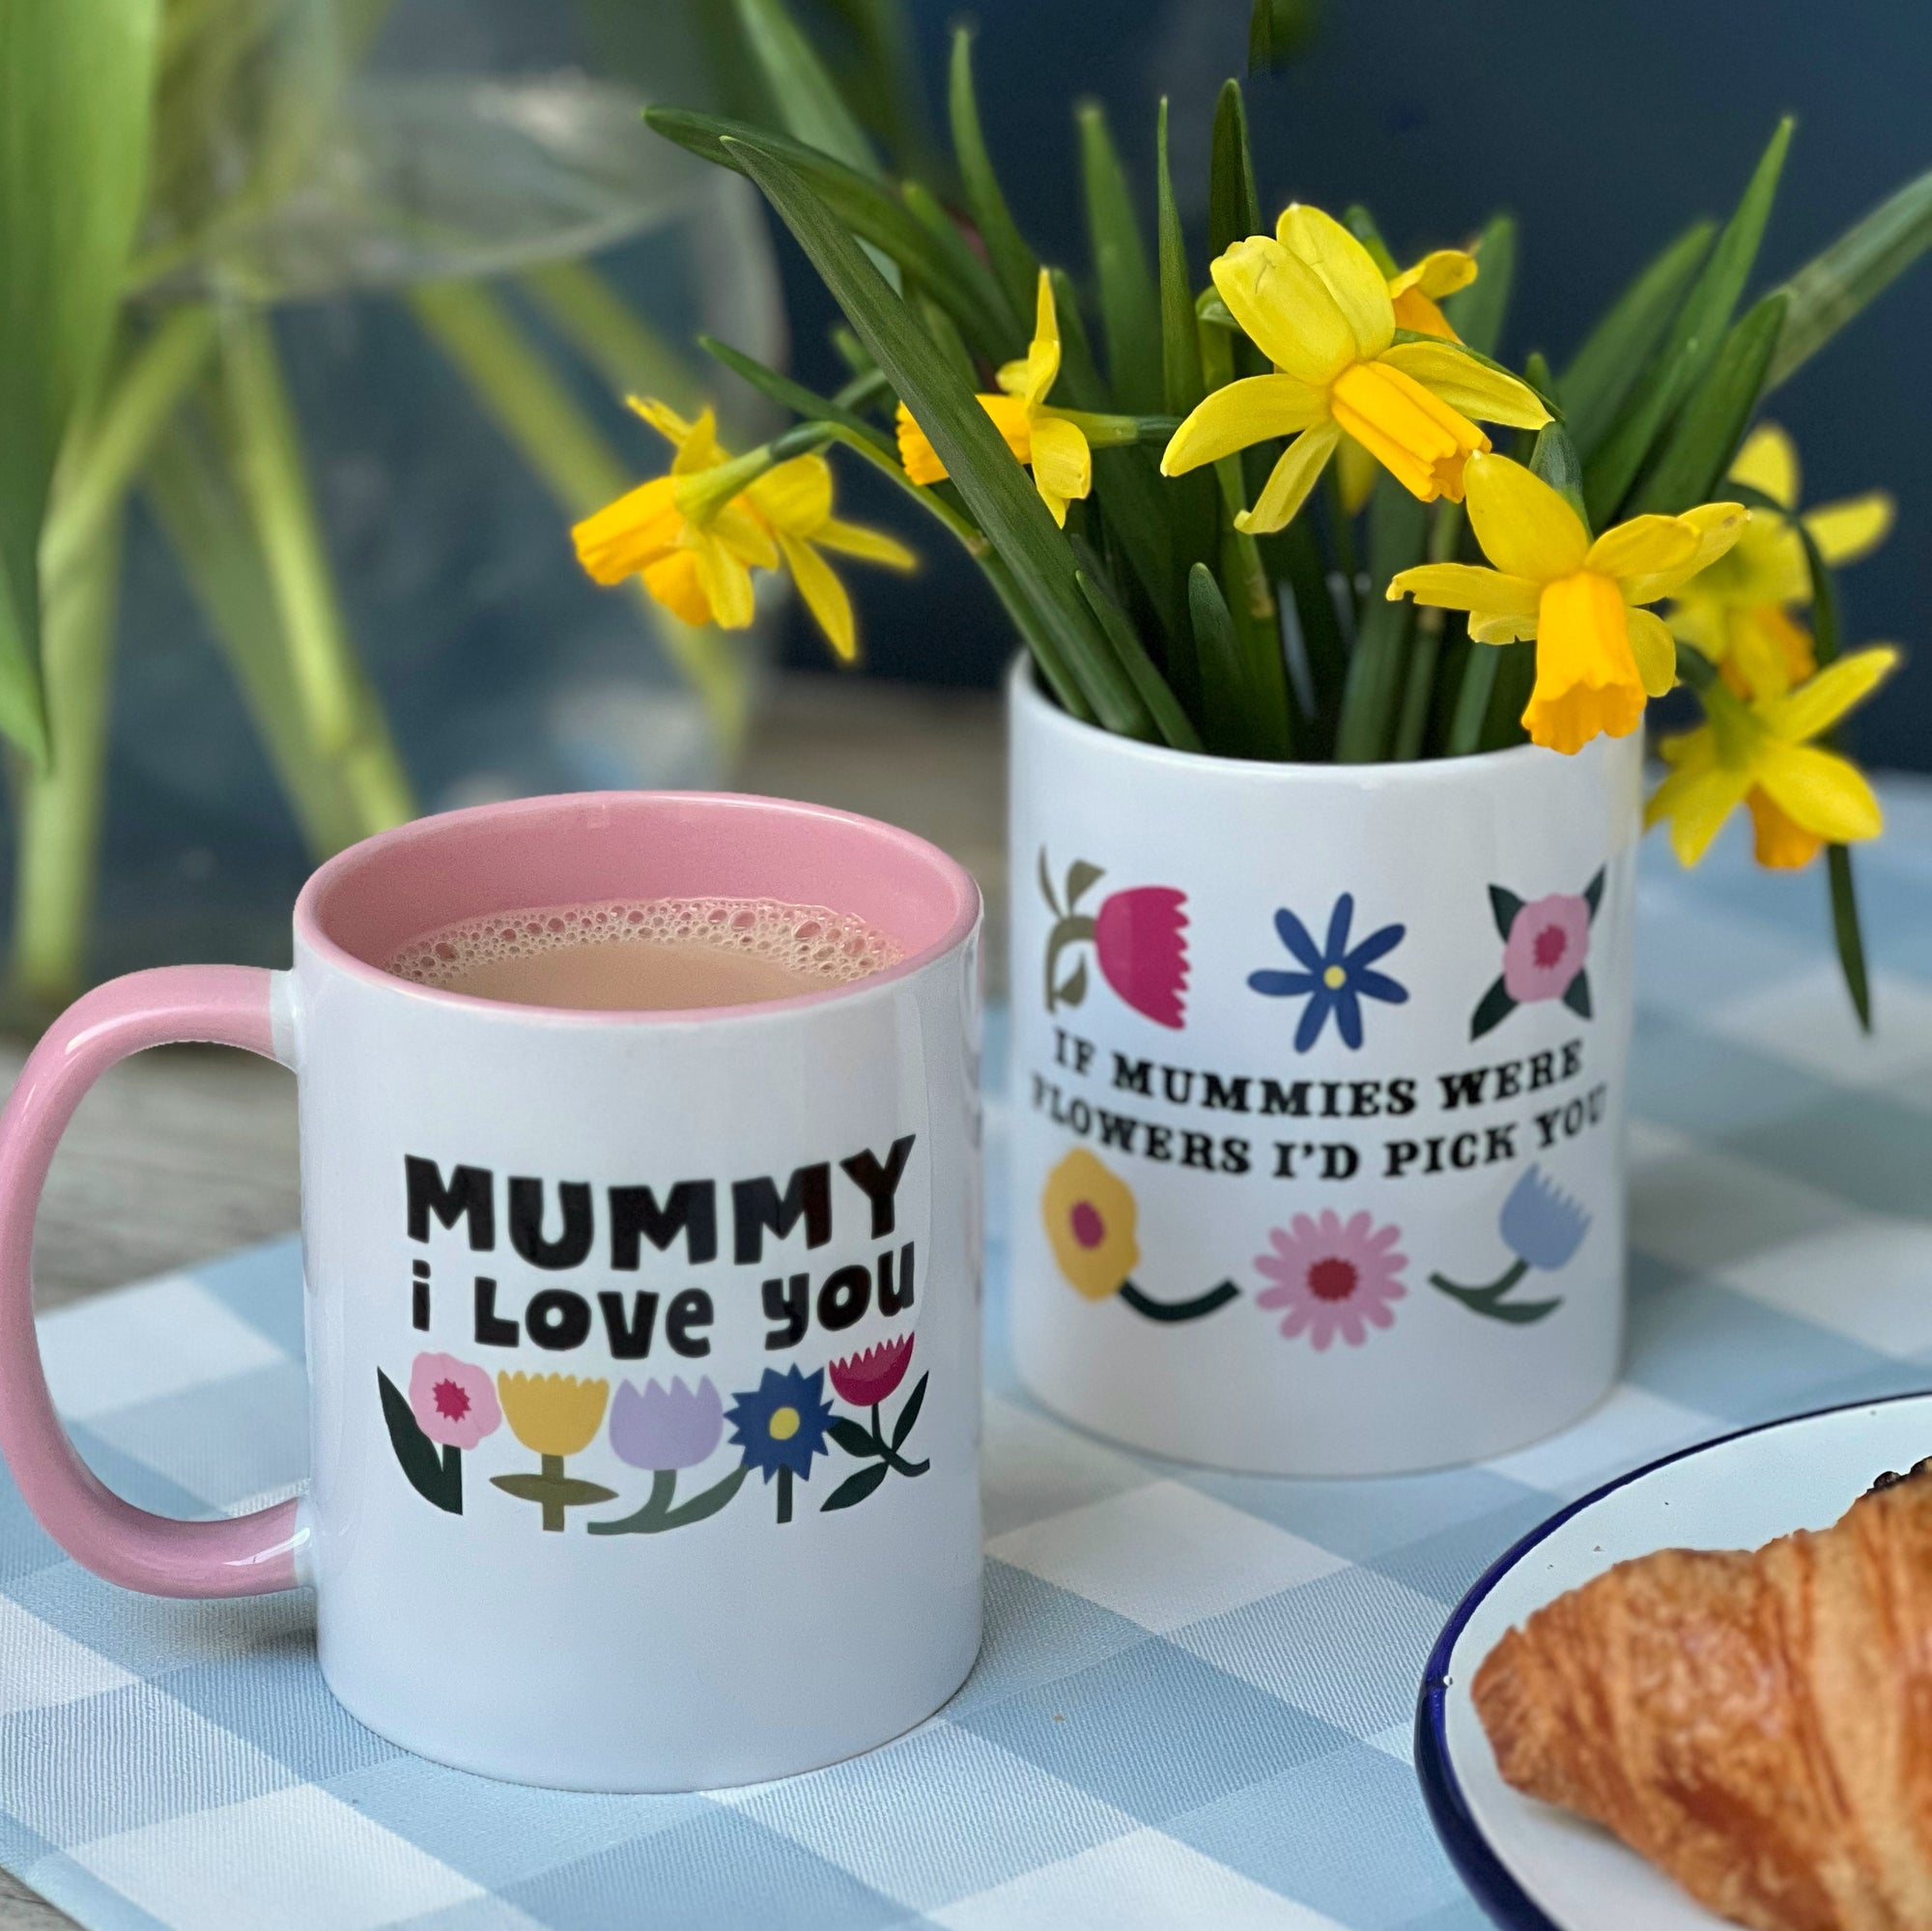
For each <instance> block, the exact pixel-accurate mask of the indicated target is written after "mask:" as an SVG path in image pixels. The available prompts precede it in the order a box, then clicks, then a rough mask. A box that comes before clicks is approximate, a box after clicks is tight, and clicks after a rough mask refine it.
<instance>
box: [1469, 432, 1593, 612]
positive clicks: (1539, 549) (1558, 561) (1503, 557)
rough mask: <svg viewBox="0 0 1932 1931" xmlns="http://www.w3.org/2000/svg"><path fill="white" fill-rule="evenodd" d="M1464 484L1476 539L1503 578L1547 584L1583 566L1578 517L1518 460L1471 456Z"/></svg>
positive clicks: (1583, 537)
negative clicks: (1514, 461)
mask: <svg viewBox="0 0 1932 1931" xmlns="http://www.w3.org/2000/svg"><path fill="white" fill-rule="evenodd" d="M1463 490H1464V491H1465V493H1466V496H1467V501H1468V509H1469V522H1470V524H1471V525H1473V526H1474V528H1475V531H1476V541H1477V542H1478V543H1480V544H1481V545H1482V546H1483V554H1484V555H1485V556H1487V557H1488V558H1489V559H1490V561H1491V562H1492V563H1493V564H1494V565H1495V566H1496V568H1497V569H1498V570H1500V571H1502V572H1503V574H1504V575H1505V576H1509V577H1527V578H1528V579H1529V580H1530V581H1531V582H1536V583H1548V582H1551V581H1552V580H1553V579H1555V578H1558V577H1567V576H1569V575H1571V573H1572V572H1573V571H1576V570H1577V569H1579V568H1580V567H1581V566H1582V562H1583V557H1584V554H1585V553H1586V552H1587V551H1588V550H1589V548H1590V538H1589V535H1588V533H1587V532H1586V531H1585V529H1584V528H1583V521H1582V519H1581V518H1580V517H1579V516H1578V515H1577V512H1576V511H1575V510H1573V509H1572V508H1571V507H1570V505H1569V504H1568V503H1566V502H1565V501H1564V500H1563V498H1562V497H1559V496H1558V495H1557V494H1556V492H1555V491H1554V490H1552V489H1551V488H1550V487H1549V485H1548V483H1546V482H1545V481H1544V480H1543V478H1542V477H1541V476H1538V475H1533V474H1532V473H1531V472H1530V471H1529V470H1527V469H1524V468H1523V467H1522V465H1521V464H1520V463H1513V462H1511V461H1510V459H1509V458H1508V457H1507V456H1492V455H1488V454H1478V455H1474V456H1471V457H1470V458H1469V460H1468V463H1467V465H1466V466H1465V467H1464V469H1463Z"/></svg>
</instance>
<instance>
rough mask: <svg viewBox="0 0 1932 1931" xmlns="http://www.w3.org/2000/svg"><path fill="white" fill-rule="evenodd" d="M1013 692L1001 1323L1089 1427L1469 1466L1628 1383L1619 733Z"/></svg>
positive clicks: (1626, 848)
mask: <svg viewBox="0 0 1932 1931" xmlns="http://www.w3.org/2000/svg"><path fill="white" fill-rule="evenodd" d="M1010 696H1011V717H1012V800H1011V803H1012V813H1011V832H1010V838H1011V857H1012V866H1011V878H1012V900H1013V902H1012V994H1011V996H1012V1012H1013V1065H1012V1080H1011V1093H1012V1102H1011V1103H1012V1150H1013V1192H1012V1201H1013V1207H1012V1214H1013V1235H1012V1339H1013V1350H1014V1356H1015V1361H1016V1365H1017V1367H1018V1370H1019V1374H1020V1377H1021V1379H1022V1380H1023V1381H1024V1383H1025V1384H1026V1386H1027V1387H1028V1388H1029V1389H1030V1390H1031V1391H1032V1392H1033V1393H1034V1394H1035V1395H1036V1396H1037V1398H1038V1399H1039V1400H1040V1401H1041V1402H1043V1403H1044V1404H1045V1405H1046V1406H1048V1407H1050V1408H1052V1409H1054V1410H1055V1411H1056V1412H1058V1413H1060V1414H1062V1415H1064V1416H1065V1417H1067V1418H1068V1419H1069V1420H1072V1421H1074V1422H1077V1423H1079V1424H1080V1425H1082V1426H1083V1427H1086V1428H1089V1429H1092V1430H1094V1432H1095V1433H1097V1434H1103V1435H1108V1436H1111V1437H1112V1438H1114V1439H1115V1440H1118V1441H1121V1442H1124V1443H1126V1444H1128V1445H1130V1446H1132V1447H1134V1448H1138V1449H1144V1450H1147V1451H1150V1452H1151V1453H1154V1454H1158V1455H1165V1456H1171V1457H1173V1458H1175V1459H1177V1460H1179V1461H1184V1462H1200V1463H1206V1464H1208V1465H1211V1466H1218V1467H1223V1468H1230V1469H1239V1470H1245V1471H1250V1472H1254V1473H1261V1474H1283V1475H1379V1474H1392V1473H1397V1472H1401V1471H1405V1470H1412V1469H1423V1468H1433V1467H1441V1466H1445V1465H1448V1464H1451V1463H1455V1462H1477V1461H1482V1460H1485V1459H1487V1458H1489V1457H1492V1456H1495V1455H1500V1454H1503V1453H1505V1452H1507V1451H1509V1450H1511V1449H1514V1448H1518V1447H1520V1446H1522V1445H1524V1444H1526V1443H1528V1442H1531V1441H1535V1440H1537V1439H1538V1438H1539V1437H1541V1436H1544V1435H1547V1434H1552V1433H1553V1432H1555V1431H1556V1430H1558V1429H1560V1428H1562V1427H1564V1426H1565V1425H1566V1424H1568V1423H1570V1422H1572V1421H1574V1420H1576V1419H1577V1417H1578V1416H1580V1415H1582V1414H1584V1413H1585V1412H1586V1411H1587V1410H1588V1409H1589V1408H1590V1407H1592V1406H1594V1405H1595V1404H1596V1403H1597V1402H1598V1401H1600V1400H1601V1399H1602V1398H1603V1397H1604V1395H1605V1394H1606V1393H1607V1392H1608V1390H1609V1388H1610V1386H1611V1384H1612V1382H1613V1381H1614V1380H1615V1377H1616V1373H1617V1367H1618V1361H1619V1355H1620V1350H1621V1346H1622V1339H1623V1322H1624V1162H1623V1113H1624V1078H1625V1062H1626V1058H1627V1055H1628V1048H1629V1043H1630V1031H1631V980H1632V923H1633V911H1634V890H1635V877H1634V873H1635V859H1636V844H1637V839H1638V836H1639V832H1640V813H1639V796H1640V788H1641V786H1640V779H1641V770H1642V755H1643V753H1642V743H1641V736H1640V734H1633V735H1632V736H1629V737H1626V738H1623V739H1609V738H1599V739H1598V740H1597V741H1596V742H1595V743H1593V744H1591V745H1589V746H1587V747H1586V748H1585V749H1584V750H1583V751H1582V752H1580V753H1578V754H1577V755H1576V756H1574V757H1564V756H1561V755H1559V754H1557V753H1554V752H1549V751H1543V750H1539V749H1537V748H1535V747H1534V746H1528V745H1524V746H1520V747H1518V748H1516V749H1513V750H1509V751H1502V752H1494V753H1486V754H1483V755H1480V756H1473V757H1462V758H1445V759H1435V760H1430V761H1427V762H1419V763H1410V764H1372V765H1360V764H1357V765H1346V764H1263V763H1253V762H1248V761H1245V760H1240V759H1234V758H1218V757H1207V756H1202V755H1199V754H1196V753H1185V752H1176V751H1170V750H1166V749H1163V748H1158V747H1155V746H1151V745H1146V744H1140V743H1136V742H1134V741H1132V740H1130V739H1126V738H1122V737H1116V736H1113V735H1111V734H1109V733H1108V732H1105V731H1102V730H1099V729H1097V728H1095V727H1094V726H1093V725H1090V724H1081V723H1079V722H1078V721H1077V720H1075V719H1074V718H1072V717H1070V716H1068V715H1067V714H1066V713H1065V711H1062V710H1060V709H1059V708H1058V707H1057V706H1055V705H1054V704H1053V702H1052V701H1051V700H1050V699H1049V698H1048V697H1047V696H1044V695H1043V694H1042V693H1041V691H1040V690H1039V688H1038V686H1037V683H1036V681H1035V679H1034V677H1033V674H1032V671H1031V669H1030V667H1028V666H1027V665H1026V664H1025V663H1022V664H1021V665H1020V666H1018V667H1016V669H1015V671H1014V674H1013V677H1012V680H1011V685H1010Z"/></svg>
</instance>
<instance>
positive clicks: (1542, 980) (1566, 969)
mask: <svg viewBox="0 0 1932 1931" xmlns="http://www.w3.org/2000/svg"><path fill="white" fill-rule="evenodd" d="M1589 955H1590V906H1589V902H1588V900H1586V899H1583V898H1579V897H1577V895H1575V894H1573V893H1568V892H1554V893H1551V894H1550V895H1549V896H1548V898H1532V899H1531V900H1530V901H1529V903H1528V904H1527V905H1525V906H1523V907H1522V909H1521V910H1520V912H1518V914H1517V915H1516V920H1515V923H1513V924H1512V925H1511V926H1510V932H1509V938H1508V940H1507V942H1506V943H1505V944H1504V946H1503V987H1504V989H1505V990H1506V991H1507V992H1508V993H1509V996H1510V997H1511V998H1512V999H1514V1000H1515V1001H1516V1002H1517V1004H1518V1005H1519V1006H1528V1005H1531V1004H1533V1003H1534V1002H1535V1001H1537V1000H1539V999H1561V998H1562V997H1563V995H1564V994H1565V993H1566V992H1568V991H1569V989H1570V981H1571V980H1574V979H1575V978H1576V977H1577V974H1578V973H1579V972H1581V971H1582V970H1583V961H1584V960H1585V959H1586V958H1588V957H1589Z"/></svg>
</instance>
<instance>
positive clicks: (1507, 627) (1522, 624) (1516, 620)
mask: <svg viewBox="0 0 1932 1931" xmlns="http://www.w3.org/2000/svg"><path fill="white" fill-rule="evenodd" d="M1535 635H1536V619H1535V618H1534V617H1492V616H1481V615H1478V614H1477V613H1476V612H1475V611H1470V612H1469V641H1470V642H1471V643H1524V642H1527V641H1528V639H1531V638H1533V637H1534V636H1535Z"/></svg>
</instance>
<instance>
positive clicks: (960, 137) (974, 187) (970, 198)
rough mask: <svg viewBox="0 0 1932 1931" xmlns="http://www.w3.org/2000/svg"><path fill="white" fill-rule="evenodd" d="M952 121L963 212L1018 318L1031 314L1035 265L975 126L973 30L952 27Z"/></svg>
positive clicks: (1036, 276) (1036, 275)
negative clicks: (983, 244)
mask: <svg viewBox="0 0 1932 1931" xmlns="http://www.w3.org/2000/svg"><path fill="white" fill-rule="evenodd" d="M947 99H948V104H949V106H950V108H951V113H952V153H953V157H954V159H955V160H956V161H957V162H958V164H959V179H960V182H961V184H962V185H964V187H965V191H966V208H967V212H968V213H970V214H971V215H972V217H973V225H974V227H975V228H977V229H978V230H979V231H980V241H983V242H984V243H985V244H986V257H987V260H989V261H990V262H991V263H992V265H993V272H994V273H995V274H996V275H998V276H999V278H1000V286H1001V287H1002V288H1004V289H1005V290H1006V292H1007V299H1008V300H1009V302H1011V303H1012V305H1013V306H1014V308H1016V309H1017V310H1018V311H1019V313H1020V314H1021V315H1026V314H1028V313H1030V312H1031V309H1032V305H1033V298H1034V288H1035V285H1036V284H1037V282H1038V280H1039V263H1038V262H1037V260H1036V259H1035V256H1034V252H1033V250H1032V249H1031V248H1030V247H1028V246H1027V244H1026V239H1025V237H1024V236H1022V235H1021V233H1020V231H1019V228H1018V226H1017V224H1016V223H1015V222H1014V220H1013V217H1012V212H1011V210H1010V209H1009V208H1008V206H1007V197H1006V194H1005V192H1004V191H1003V190H1002V188H1001V186H1000V178H999V176H998V175H997V174H995V173H994V171H993V158H992V156H991V155H989V154H988V153H987V152H986V139H985V135H984V134H983V132H982V131H981V130H980V100H979V96H978V94H977V93H976V92H975V90H974V86H973V30H972V29H971V28H970V27H955V28H954V29H953V31H952V71H951V73H950V76H949V85H948V90H947Z"/></svg>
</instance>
